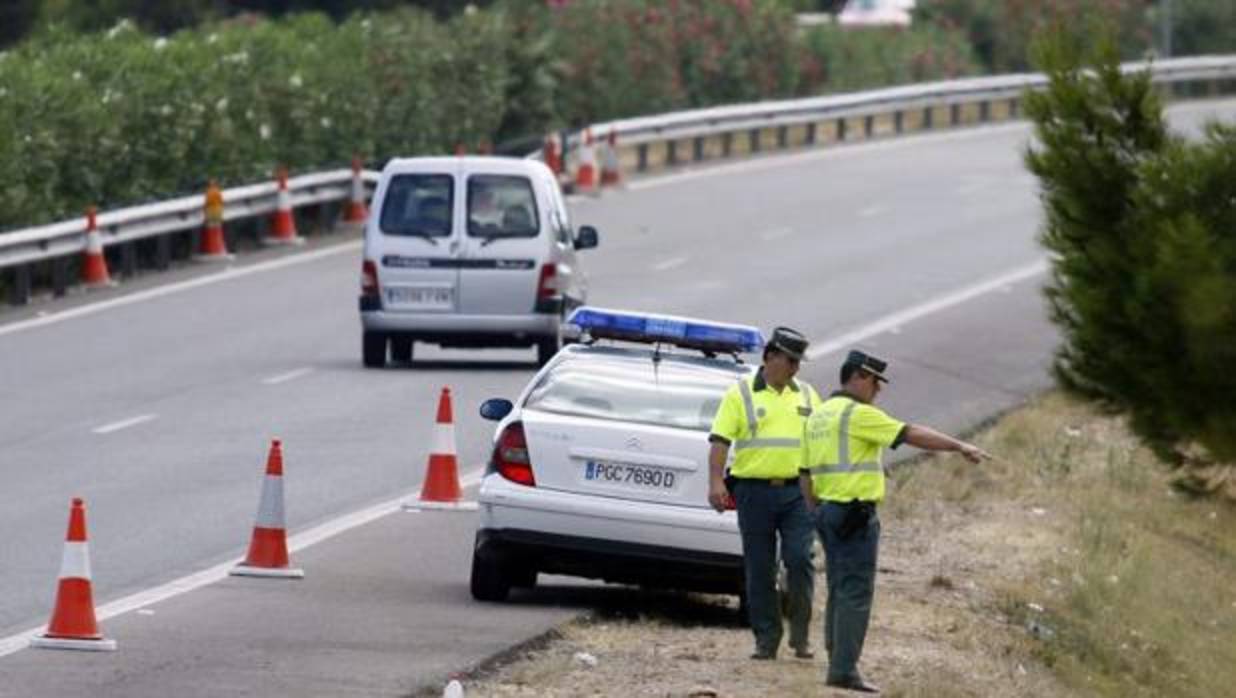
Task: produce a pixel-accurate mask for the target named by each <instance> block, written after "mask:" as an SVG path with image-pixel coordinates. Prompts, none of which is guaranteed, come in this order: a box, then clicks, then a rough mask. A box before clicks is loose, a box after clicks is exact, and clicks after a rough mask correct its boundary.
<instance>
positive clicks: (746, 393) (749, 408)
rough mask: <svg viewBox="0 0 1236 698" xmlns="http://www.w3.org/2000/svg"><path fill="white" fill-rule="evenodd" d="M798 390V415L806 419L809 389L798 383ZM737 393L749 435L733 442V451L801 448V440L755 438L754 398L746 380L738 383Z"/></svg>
mask: <svg viewBox="0 0 1236 698" xmlns="http://www.w3.org/2000/svg"><path fill="white" fill-rule="evenodd" d="M798 390H799V392H801V393H802V398H803V406H802V407H800V408H799V409H798V414H799V415H800V416H801V417H802V418H803V419H806V418H807V417H808V416H809V415H810V414H811V392H810V390H811V389H810V388H809V387H808V386H807V384H806V383H800V384H799V388H798ZM738 392H739V394H740V395H742V407H743V411H744V412H746V413H747V433H748V434H750V438H747V439H739V440H737V441H735V442H734V450H735V451H741V450H742V449H745V448H802V445H803V442H802V439H759V438H756V432H757V431H759V422H757V421H756V415H755V398H754V397H752V395H751V386H750V385H749V384H748V383H747V379H746V378H744V379H742V380H740V381H738Z"/></svg>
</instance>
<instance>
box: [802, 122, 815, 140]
mask: <svg viewBox="0 0 1236 698" xmlns="http://www.w3.org/2000/svg"><path fill="white" fill-rule="evenodd" d="M803 143H805V144H806V145H815V122H814V121H811V122H808V123H807V135H805V136H803Z"/></svg>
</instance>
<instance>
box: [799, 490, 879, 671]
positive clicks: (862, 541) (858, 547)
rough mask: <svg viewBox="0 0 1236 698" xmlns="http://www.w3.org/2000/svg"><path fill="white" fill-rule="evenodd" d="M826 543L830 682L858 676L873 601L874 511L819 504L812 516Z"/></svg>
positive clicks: (868, 507) (865, 506) (876, 542)
mask: <svg viewBox="0 0 1236 698" xmlns="http://www.w3.org/2000/svg"><path fill="white" fill-rule="evenodd" d="M812 516H813V519H814V523H815V528H816V531H817V532H819V534H820V540H821V541H822V542H823V543H824V563H825V573H826V574H827V577H828V605H827V606H826V607H825V610H824V647H825V648H826V650H827V651H828V679H829V680H845V679H849V678H853V677H857V676H858V675H859V674H858V658H859V656H861V655H862V653H863V641H864V640H865V639H866V637H867V623H868V620H869V619H870V618H871V599H872V596H873V595H874V593H875V577H876V557H877V555H878V553H879V547H880V519H879V517H878V516H877V515H876V510H875V506H874V505H872V504H864V503H857V502H853V503H849V504H841V503H837V502H822V503H821V504H820V506H817V507H816V508H815V510H814V511H813V512H812Z"/></svg>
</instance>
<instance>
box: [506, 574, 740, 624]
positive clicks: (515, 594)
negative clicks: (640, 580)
mask: <svg viewBox="0 0 1236 698" xmlns="http://www.w3.org/2000/svg"><path fill="white" fill-rule="evenodd" d="M510 603H512V604H526V605H529V606H554V607H559V608H563V607H565V608H578V609H579V610H581V611H591V612H592V615H593V617H594V618H595V619H596V620H638V621H649V620H651V621H660V622H664V623H671V624H674V625H679V626H697V625H703V626H708V627H726V628H737V627H743V626H745V625H746V619H745V618H743V617H741V616H740V615H739V613H738V610H737V609H738V601H737V597H734V596H725V595H719V594H698V593H689V592H682V591H665V590H659V589H644V588H640V587H629V586H617V585H604V586H601V585H598V586H575V585H552V584H548V585H547V584H538V585H537V586H536V588H534V589H526V590H522V589H515V590H513V591H512V592H511V597H510Z"/></svg>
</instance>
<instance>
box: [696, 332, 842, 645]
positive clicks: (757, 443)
mask: <svg viewBox="0 0 1236 698" xmlns="http://www.w3.org/2000/svg"><path fill="white" fill-rule="evenodd" d="M806 351H807V339H806V338H805V337H803V336H802V335H801V334H799V333H798V332H795V331H794V330H791V329H789V328H787V327H778V328H776V329H775V330H773V333H772V337H771V338H770V339H769V341H768V344H767V345H765V347H764V363H763V365H762V366H761V367H760V369H759V370H758V371H757V372H756V373H755V374H754V375H753V376H750V377H747V378H744V379H742V380H740V381H738V382H737V383H736V384H735V385H734V386H733V387H731V388H730V389H729V391H728V392H726V394H725V397H724V398H723V399H722V401H721V406H720V407H719V408H718V410H717V415H716V417H715V418H714V420H713V423H712V433H711V434H710V435H709V437H708V440H709V441H710V442H711V443H712V447H711V449H710V450H709V453H708V467H709V474H710V479H709V486H708V501H709V503H710V504H711V505H712V506H713V508H714V509H716V510H717V511H718V512H721V511H725V509H726V508H727V505H728V503H729V502H730V496H731V494H732V495H733V502H734V504H735V507H736V508H737V509H738V529H739V531H740V533H741V534H742V552H743V569H744V572H745V581H746V594H747V613H748V617H749V619H750V621H751V630H752V632H753V633H754V634H755V653H754V654H752V655H751V658H752V659H775V658H776V656H777V649H778V648H779V647H780V645H781V633H782V627H781V613H780V604H779V603H778V602H777V588H776V576H777V554H776V551H777V538H778V535H779V536H780V538H781V559H782V560H783V561H784V563H785V567H786V572H787V578H786V593H787V597H788V598H787V615H789V620H790V643H789V644H790V646H791V647H793V648H794V655H795V656H796V657H798V658H800V659H810V658H811V657H812V656H813V655H812V653H811V648H810V626H811V598H812V594H813V592H814V586H815V566H814V565H813V564H812V560H811V554H812V551H811V520H810V519H809V518H808V516H807V509H806V507H805V505H804V503H803V496H802V491H801V490H800V489H799V486H798V472H799V470H800V469H801V468H802V467H804V465H805V464H804V462H803V454H804V452H803V448H802V437H803V430H804V428H805V426H806V418H807V416H808V415H809V414H810V413H811V411H812V410H813V409H815V408H816V407H818V406H819V405H820V396H819V394H818V393H817V392H816V391H815V389H814V388H812V387H811V386H810V385H808V384H806V383H804V382H802V381H796V380H795V379H794V376H795V374H797V373H798V366H799V362H801V361H802V358H803V354H804V353H805V352H806ZM731 446H733V448H734V462H733V465H732V466H731V467H730V472H729V476H728V477H726V474H725V464H726V460H727V459H728V455H729V449H730V447H731Z"/></svg>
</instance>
